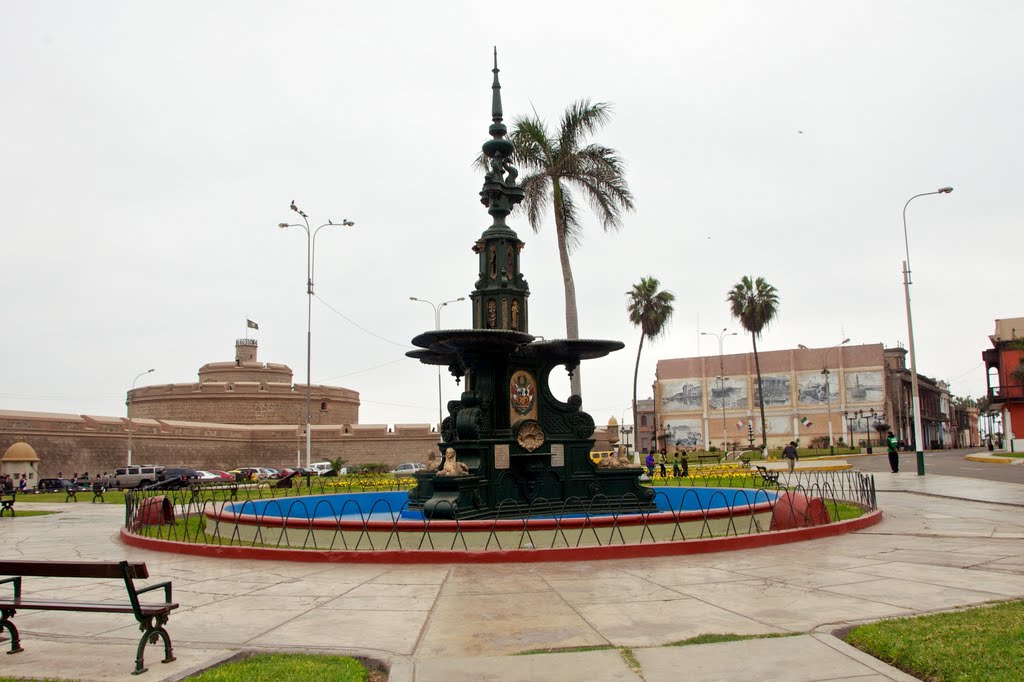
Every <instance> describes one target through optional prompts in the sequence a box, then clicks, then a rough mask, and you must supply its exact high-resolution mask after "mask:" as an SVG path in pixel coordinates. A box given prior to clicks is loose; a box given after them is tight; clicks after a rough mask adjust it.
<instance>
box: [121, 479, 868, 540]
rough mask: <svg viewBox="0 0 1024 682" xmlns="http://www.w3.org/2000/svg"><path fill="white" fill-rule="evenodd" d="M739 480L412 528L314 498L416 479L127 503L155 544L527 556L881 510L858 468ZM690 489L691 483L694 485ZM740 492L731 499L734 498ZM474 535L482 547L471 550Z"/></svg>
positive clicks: (198, 493)
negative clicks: (706, 494)
mask: <svg viewBox="0 0 1024 682" xmlns="http://www.w3.org/2000/svg"><path fill="white" fill-rule="evenodd" d="M734 480H735V477H734V476H731V475H726V474H724V473H723V475H722V476H721V480H719V481H716V480H715V477H714V476H711V477H707V476H705V477H703V478H701V479H700V482H699V484H698V485H694V483H697V481H696V480H695V479H670V480H669V481H667V482H666V483H665V485H664V486H662V487H670V488H671V487H684V488H689V490H684V491H683V493H682V495H681V496H680V499H679V502H678V504H674V503H672V502H670V501H669V498H668V496H666V494H665V492H663V491H659V490H657V487H656V488H655V491H656V492H655V495H656V498H657V501H659V502H661V503H662V504H661V505H659V506H661V507H663V508H662V509H659V511H656V512H637V511H636V509H637V508H638V507H639V506H640V505H639V500H637V499H635V498H630V497H629V496H627V497H625V498H623V499H621V500H617V501H616V502H615V503H614V504H610V501H609V500H607V499H603V498H600V497H597V498H594V499H593V500H590V501H587V502H584V501H583V500H580V499H575V498H573V499H567V500H564V501H563V500H548V499H543V498H537V499H535V500H533V501H532V502H531V503H529V504H523V503H521V502H517V501H515V500H506V501H504V502H501V503H500V504H499V505H497V507H498V517H499V518H495V519H491V520H486V521H484V520H479V519H477V520H473V521H459V520H457V519H456V520H451V519H445V520H437V519H421V520H416V521H410V520H409V519H407V518H403V512H405V511H406V510H407V509H408V504H409V503H408V501H404V502H403V503H402V504H400V505H396V504H392V503H391V502H390V501H388V500H385V499H379V500H376V501H375V502H374V504H373V506H372V507H371V508H370V509H364V510H361V509H360V507H359V505H358V503H357V502H356V501H355V500H354V499H353V500H345V501H344V502H343V503H342V505H341V507H340V508H336V506H335V505H332V504H331V503H330V502H329V501H327V500H324V499H315V500H314V499H312V498H310V497H309V496H311V495H330V494H332V493H344V492H349V493H355V492H367V491H370V492H373V491H383V492H398V491H402V490H407V489H409V488H411V487H412V486H413V485H414V484H415V481H414V480H413V479H395V480H394V481H387V480H384V481H382V480H381V479H379V478H374V479H360V478H358V477H353V478H352V479H351V480H345V481H323V482H318V481H315V480H314V481H312V484H311V485H303V486H301V487H298V488H290V489H289V488H275V487H272V486H269V485H253V486H239V487H237V488H225V487H223V486H210V487H192V488H186V489H182V490H172V491H145V490H132V491H128V492H127V493H126V495H125V528H126V529H127V530H128V531H129V532H131V533H134V534H137V535H141V536H144V537H149V538H154V539H161V540H171V541H178V542H190V543H200V544H207V545H218V546H243V547H274V548H289V549H316V550H325V549H328V550H350V551H351V550H356V551H358V550H371V551H379V550H394V549H404V550H471V549H482V550H485V551H487V550H508V549H523V550H529V549H539V548H560V547H582V546H609V545H626V544H646V543H657V542H677V541H685V540H691V539H698V538H715V537H726V536H740V535H751V534H758V533H766V532H771V528H772V527H773V524H772V523H770V522H769V519H772V518H775V517H777V515H776V513H775V512H776V506H777V498H776V495H777V494H779V493H782V492H787V491H788V492H792V493H801V494H803V495H804V496H806V498H809V499H821V500H822V501H823V503H824V505H825V507H826V508H827V509H828V511H829V516H830V519H831V520H832V521H833V522H834V521H836V520H840V519H841V518H842V516H843V514H842V512H843V507H844V505H848V504H852V505H855V506H856V507H859V508H860V509H862V510H864V511H865V512H868V511H872V510H874V509H876V508H877V498H876V494H875V482H874V477H873V476H871V475H868V474H861V473H859V472H854V471H817V472H795V473H793V474H785V473H784V474H783V475H782V476H780V478H779V481H778V483H777V484H776V485H765V486H764V487H761V488H751V487H750V486H749V485H748V486H745V487H742V488H740V487H735V486H731V485H729V484H730V483H732V482H733V481H734ZM686 481H690V485H689V486H687V485H686ZM318 483H320V484H319V485H318ZM715 483H719V484H720V485H714V484H715ZM702 488H716V490H715V492H714V493H711V496H710V498H709V499H707V500H704V501H702V500H701V496H700V494H699V493H698V491H699V490H700V489H702ZM730 492H731V493H733V494H732V495H731V499H730V495H729V494H727V493H730ZM740 493H742V494H740ZM769 493H772V494H769ZM156 498H162V499H159V500H157V499H156ZM257 503H259V504H257ZM715 503H721V504H715ZM156 506H159V507H160V508H161V509H163V510H169V511H170V512H171V516H173V520H171V519H169V518H165V517H163V515H161V514H160V513H159V512H155V511H154V509H155V507H156ZM591 508H593V509H594V510H598V509H599V510H600V513H598V512H597V511H593V512H592V511H591ZM609 509H610V511H609ZM165 513H166V511H165ZM785 514H788V515H789V517H790V518H788V519H786V518H783V519H782V523H781V525H782V526H783V527H800V526H805V525H809V523H808V521H809V519H808V518H807V517H806V514H807V512H806V510H798V509H797V508H796V507H794V506H789V507H788V508H787V509H786V510H785ZM801 515H803V516H801ZM453 516H454V514H453ZM382 518H384V519H385V521H382V520H381V519H382ZM388 521H390V522H388ZM775 521H776V522H778V521H779V519H778V518H775ZM787 521H788V523H787ZM810 525H818V524H817V522H815V523H814V524H810ZM468 538H472V540H471V541H467V540H468ZM481 538H482V539H481Z"/></svg>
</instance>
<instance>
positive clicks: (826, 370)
mask: <svg viewBox="0 0 1024 682" xmlns="http://www.w3.org/2000/svg"><path fill="white" fill-rule="evenodd" d="M849 342H850V339H843V340H842V341H840V342H839V343H837V344H836V345H834V346H832V347H831V348H829V349H828V350H826V351H825V359H824V361H823V362H822V368H821V373H822V374H824V375H825V404H826V406H827V410H828V450H829V454H832V455H834V454H836V448H835V445H834V443H833V438H832V389H831V388H829V385H828V377H829V374H831V373H832V372H831V370H830V369H829V368H828V354H829V353H831V352H832V351H834V350H835V349H836V348H839V346H842V345H843V344H847V343H849ZM798 347H799V348H801V349H803V350H807V346H805V345H803V344H802V343H801V344H798Z"/></svg>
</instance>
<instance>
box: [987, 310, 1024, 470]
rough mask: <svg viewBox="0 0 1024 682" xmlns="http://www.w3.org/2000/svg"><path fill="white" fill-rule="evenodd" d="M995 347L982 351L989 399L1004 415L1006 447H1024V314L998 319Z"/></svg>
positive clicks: (993, 338) (1021, 448)
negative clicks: (1018, 431)
mask: <svg viewBox="0 0 1024 682" xmlns="http://www.w3.org/2000/svg"><path fill="white" fill-rule="evenodd" d="M988 338H989V341H991V342H992V348H990V349H988V350H986V351H984V352H982V354H981V357H982V359H984V361H985V373H986V375H987V379H988V399H989V402H990V404H991V407H992V408H994V409H996V410H998V411H999V412H1000V413H1001V415H1002V419H1003V437H1004V439H1005V444H1004V447H1008V448H1009V449H1010V450H1012V451H1014V452H1020V451H1024V438H1019V437H1018V436H1017V434H1016V431H1015V429H1016V428H1020V429H1021V432H1022V433H1024V317H1012V318H1008V319H1005V320H996V333H995V334H993V335H991V336H990V337H988Z"/></svg>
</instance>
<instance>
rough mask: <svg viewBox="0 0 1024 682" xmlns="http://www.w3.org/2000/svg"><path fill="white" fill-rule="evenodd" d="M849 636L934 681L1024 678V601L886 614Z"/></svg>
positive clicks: (881, 656) (879, 655)
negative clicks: (925, 612)
mask: <svg viewBox="0 0 1024 682" xmlns="http://www.w3.org/2000/svg"><path fill="white" fill-rule="evenodd" d="M846 641H847V642H849V643H850V644H852V645H853V646H855V647H857V648H858V649H861V650H862V651H865V652H867V653H869V654H871V655H872V656H874V657H875V658H877V659H880V660H882V661H885V662H886V663H888V664H889V665H892V666H895V667H897V668H899V669H900V670H903V671H904V672H906V673H908V674H910V675H913V676H915V677H919V678H921V679H925V680H932V681H934V682H952V681H953V680H963V681H964V682H967V681H970V682H982V681H993V682H994V681H996V680H999V681H1002V680H1006V681H1007V682H1009V681H1010V680H1021V679H1024V672H1022V667H1024V601H1015V602H1009V603H1005V604H998V605H996V606H988V607H981V608H974V609H968V610H965V611H956V612H952V613H940V614H935V615H931V616H921V617H918V618H898V619H894V620H883V621H880V622H878V623H873V624H871V625H862V626H860V627H856V628H854V629H853V630H851V631H850V632H849V634H848V635H847V637H846Z"/></svg>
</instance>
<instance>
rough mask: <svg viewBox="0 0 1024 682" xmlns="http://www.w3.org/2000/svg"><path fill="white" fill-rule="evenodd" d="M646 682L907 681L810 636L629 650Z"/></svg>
mask: <svg viewBox="0 0 1024 682" xmlns="http://www.w3.org/2000/svg"><path fill="white" fill-rule="evenodd" d="M634 654H635V655H636V657H637V660H639V661H640V665H641V668H642V672H643V677H644V680H646V682H677V681H678V680H680V679H686V680H688V681H689V682H704V681H711V680H715V681H720V680H753V679H756V680H758V681H759V682H769V681H772V682H821V681H822V680H843V679H854V680H862V679H872V678H873V679H882V680H900V681H901V682H904V681H907V680H913V679H914V678H913V677H909V676H907V675H905V674H903V673H901V672H900V671H898V670H896V669H894V668H889V667H888V666H884V665H883V664H881V663H878V662H877V661H875V663H876V664H877V665H869V664H867V662H865V661H863V660H859V659H858V658H855V657H853V656H850V655H848V654H847V653H846V652H843V651H839V650H837V649H836V648H834V647H831V646H829V645H827V644H825V643H823V642H821V641H820V640H819V639H816V638H815V637H813V636H811V635H802V636H798V637H781V638H778V639H752V640H747V641H742V642H727V643H721V644H699V645H691V646H685V647H664V648H659V649H635V650H634Z"/></svg>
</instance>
